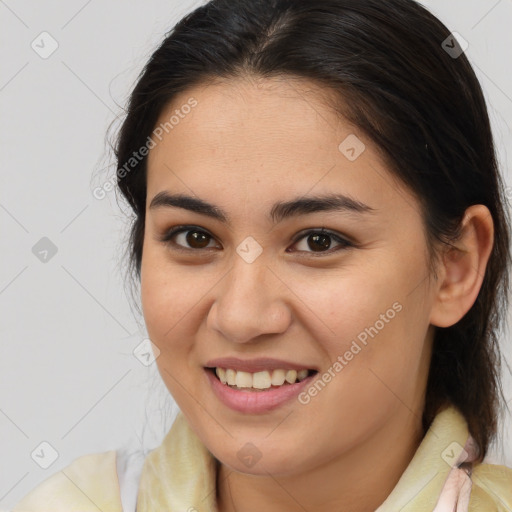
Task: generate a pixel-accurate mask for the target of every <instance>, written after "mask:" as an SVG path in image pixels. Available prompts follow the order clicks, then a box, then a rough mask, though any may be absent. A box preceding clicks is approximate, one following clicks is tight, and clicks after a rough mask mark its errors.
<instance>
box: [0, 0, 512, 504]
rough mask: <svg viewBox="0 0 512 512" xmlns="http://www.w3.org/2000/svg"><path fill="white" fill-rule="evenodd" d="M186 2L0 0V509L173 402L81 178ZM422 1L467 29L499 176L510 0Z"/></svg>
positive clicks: (510, 76) (117, 226)
mask: <svg viewBox="0 0 512 512" xmlns="http://www.w3.org/2000/svg"><path fill="white" fill-rule="evenodd" d="M200 3H202V2H197V1H196V2H191V1H182V2H178V1H176V0H174V1H171V0H152V1H145V2H142V1H140V0H139V1H132V2H129V3H128V2H122V1H121V0H109V1H108V2H106V1H103V2H101V1H100V0H89V1H86V0H73V1H68V2H56V1H55V0H52V1H46V2H36V1H31V2H20V1H16V0H5V1H3V0H0V40H1V44H0V52H1V62H2V65H1V68H0V108H1V112H0V119H1V138H0V140H1V152H0V157H1V174H0V180H1V181H0V233H1V236H0V248H1V253H0V254H1V257H2V259H1V265H0V312H1V313H0V314H1V321H0V336H1V357H0V379H1V381H0V382H1V386H0V433H1V436H0V508H2V507H3V508H8V507H11V506H13V505H14V504H15V503H16V502H17V501H19V499H20V498H21V497H22V496H24V495H25V494H26V493H27V492H28V491H29V490H31V489H32V488H34V487H35V486H36V485H37V484H38V483H39V482H41V481H42V480H44V479H46V478H47V477H49V476H50V475H51V474H53V473H55V472H56V471H58V470H60V469H62V468H63V467H64V466H66V465H68V464H69V463H70V462H71V461H72V460H74V459H75V458H76V457H78V456H80V455H83V454H86V453H94V452H101V451H106V450H111V449H116V448H118V447H120V446H122V445H124V444H126V443H131V444H134V445H137V444H140V443H141V442H142V443H144V446H146V447H154V446H156V445H157V444H158V443H159V442H160V440H161V438H162V436H163V435H164V434H165V432H166V431H167V429H168V428H169V426H170V424H171V422H172V419H173V417H174V415H175V414H176V412H177V409H176V407H175V406H174V405H173V403H172V400H171V399H170V398H169V396H168V393H167V390H166V389H165V387H164V386H163V384H162V383H161V381H160V377H159V375H158V374H157V373H156V370H155V365H152V366H150V367H146V366H144V365H143V364H141V363H140V362H139V361H138V360H137V359H136V358H135V357H134V356H133V354H132V352H133V350H134V348H135V347H136V346H137V345H138V344H139V343H140V342H141V341H142V340H143V339H144V338H145V337H146V333H145V331H144V327H143V325H139V323H140V322H138V319H137V318H138V317H137V313H136V311H132V308H131V306H130V302H129V299H128V297H127V293H126V288H125V287H124V285H123V270H122V269H123V265H124V260H123V252H124V248H125V244H126V240H127V229H128V223H127V220H126V219H127V217H126V212H125V211H123V209H122V208H120V207H119V206H118V204H117V202H116V196H115V194H114V193H113V192H110V193H109V194H108V195H107V197H106V198H105V199H103V200H97V199H95V198H94V197H93V195H92V190H93V189H94V187H96V186H98V185H100V184H102V183H103V182H104V180H105V177H106V176H107V174H106V173H107V170H106V169H105V168H106V166H107V165H109V164H112V162H113V161H112V159H111V157H110V154H109V152H108V150H107V145H106V143H105V134H106V132H107V128H108V126H109V124H110V123H111V122H112V121H114V120H115V119H116V117H118V116H120V115H121V114H122V106H123V105H125V101H126V98H127V94H128V93H129V91H130V88H131V87H132V86H133V84H134V80H135V78H136V76H137V74H138V73H139V71H140V70H141V68H142V66H143V64H144V63H145V62H146V60H147V58H148V57H149V56H150V54H151V53H152V51H153V50H154V49H155V47H156V45H157V44H158V43H159V42H160V41H161V39H162V37H163V34H164V33H165V32H166V31H168V30H169V29H170V28H171V27H172V26H173V25H174V24H175V23H176V21H178V20H179V19H181V18H182V17H183V15H184V14H186V13H187V12H189V11H190V10H192V8H193V7H195V6H197V5H199V4H200ZM424 3H425V5H426V6H427V7H429V8H430V9H431V10H432V11H433V12H434V13H435V14H436V15H437V16H438V17H440V19H441V20H442V21H443V22H444V23H445V24H446V25H447V26H448V27H449V28H450V29H451V30H452V31H456V32H458V33H460V34H461V35H462V36H463V37H464V39H466V40H467V41H468V42H469V48H468V49H467V52H466V53H467V54H468V56H469V58H470V60H471V62H472V63H473V64H474V66H475V69H476V72H477V74H478V76H479V78H480V79H481V83H482V85H483V87H484V90H485V93H486V97H487V99H488V103H489V107H490V114H491V117H492V122H493V127H494V130H495V136H496V141H497V145H498V149H499V153H500V161H501V164H502V169H503V172H504V174H505V177H506V180H507V183H508V184H509V186H510V184H511V183H512V179H511V176H510V164H509V162H510V154H511V150H512V134H511V131H510V127H511V126H512V72H511V70H510V64H511V53H512V52H511V48H512V32H511V30H510V27H511V26H512V1H511V0H501V1H496V0H471V1H468V0H450V2H447V1H446V0H431V1H427V2H424ZM43 31H46V32H48V33H49V34H51V37H52V38H54V39H55V40H56V41H57V43H58V48H57V50H56V51H55V52H54V53H53V54H52V55H51V56H49V57H48V58H47V59H43V58H41V57H40V56H39V55H38V54H37V53H36V52H35V51H34V50H33V49H32V47H31V43H32V41H33V40H36V43H37V41H40V38H39V39H38V36H39V34H41V32H43ZM39 44H41V43H39ZM49 44H50V40H49V39H47V40H46V43H45V48H47V49H48V48H49V47H50V46H49ZM113 172H114V171H113V167H112V168H111V169H110V173H109V174H108V176H112V175H113ZM510 192H512V188H509V196H512V194H511V193H510ZM42 237H47V238H49V239H50V240H51V241H52V243H53V244H54V245H55V246H56V247H57V253H56V254H55V255H54V256H53V257H52V258H51V259H49V261H47V262H46V263H43V262H41V261H40V260H39V259H38V258H37V257H36V256H35V255H34V254H33V252H32V247H33V246H34V245H35V244H36V243H37V242H38V241H39V240H40V239H41V238H42ZM505 338H506V339H505ZM502 341H503V345H504V348H505V350H506V353H507V357H508V359H509V362H510V361H512V348H511V346H512V344H511V343H510V337H509V336H506V337H505V336H503V340H502ZM511 381H512V380H511V379H510V376H506V387H505V392H506V397H507V399H508V400H511V399H512V384H511ZM509 403H510V405H512V402H509ZM146 414H147V416H146ZM145 423H147V425H148V428H149V430H144V431H143V425H144V424H145ZM504 429H506V431H507V432H508V437H507V438H506V440H505V445H504V448H503V450H501V449H499V448H498V449H495V450H494V451H493V454H492V457H491V460H492V461H493V462H501V463H505V464H507V465H508V466H512V434H511V431H512V428H511V423H510V418H508V419H507V423H506V424H505V426H504ZM43 441H46V442H48V443H50V445H51V446H52V447H53V448H54V449H55V450H56V451H57V453H58V458H57V459H56V460H55V462H54V463H53V464H52V465H51V466H50V467H49V468H48V469H42V468H41V467H39V465H37V464H36V463H35V462H34V460H33V459H32V458H31V453H32V452H33V451H34V450H35V449H36V448H37V447H38V446H39V445H40V443H41V442H43ZM46 453H49V451H48V450H46Z"/></svg>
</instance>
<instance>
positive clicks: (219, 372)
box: [215, 368, 228, 384]
mask: <svg viewBox="0 0 512 512" xmlns="http://www.w3.org/2000/svg"><path fill="white" fill-rule="evenodd" d="M215 373H216V374H217V377H219V380H220V381H221V382H222V384H226V383H227V382H228V381H227V378H226V370H224V368H215Z"/></svg>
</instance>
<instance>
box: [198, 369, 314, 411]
mask: <svg viewBox="0 0 512 512" xmlns="http://www.w3.org/2000/svg"><path fill="white" fill-rule="evenodd" d="M205 372H206V375H207V377H208V380H209V381H210V385H211V387H212V389H213V392H214V393H215V395H216V396H217V398H218V399H219V400H220V401H221V402H222V403H223V404H224V405H227V406H228V407H230V408H231V409H234V410H235V411H238V412H243V413H246V414H251V413H252V414H257V413H262V412H268V411H272V410H274V409H277V408H278V407H280V406H281V405H283V404H285V403H286V402H289V401H290V400H292V399H294V398H296V397H297V396H298V395H299V394H300V392H301V391H302V390H303V389H304V388H305V387H306V386H307V385H308V384H309V383H310V382H311V380H313V378H314V377H315V375H316V374H313V375H310V376H309V377H306V378H305V379H304V380H302V381H300V382H296V383H295V384H284V385H283V386H281V387H279V388H269V389H268V390H266V391H240V390H238V389H233V388H230V387H229V386H228V385H226V384H222V382H221V381H220V380H219V379H218V378H217V377H216V376H215V375H214V374H213V372H212V371H211V370H205Z"/></svg>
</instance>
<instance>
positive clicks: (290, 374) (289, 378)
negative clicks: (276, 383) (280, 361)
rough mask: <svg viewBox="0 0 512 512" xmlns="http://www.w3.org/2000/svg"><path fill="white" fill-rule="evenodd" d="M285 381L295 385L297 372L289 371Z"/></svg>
mask: <svg viewBox="0 0 512 512" xmlns="http://www.w3.org/2000/svg"><path fill="white" fill-rule="evenodd" d="M285 379H286V382H289V383H290V384H293V383H294V382H295V381H296V380H297V370H288V371H287V372H286V377H285Z"/></svg>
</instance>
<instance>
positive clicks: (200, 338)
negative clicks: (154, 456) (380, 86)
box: [141, 78, 493, 512]
mask: <svg viewBox="0 0 512 512" xmlns="http://www.w3.org/2000/svg"><path fill="white" fill-rule="evenodd" d="M321 93H322V91H321V90H320V89H318V88H317V87H316V86H315V85H314V84H312V83H308V82H306V81H300V80H294V81H292V80H291V79H256V78H250V79H248V78H245V79H239V80H236V81H229V82H223V83H217V84H209V85H207V86H197V87H195V88H193V89H190V90H188V91H186V92H184V93H182V94H181V95H179V96H177V97H175V98H174V101H173V102H172V105H169V106H168V107H167V108H166V109H164V111H163V112H162V115H161V118H160V120H159V123H160V122H165V121H166V120H168V119H169V117H170V116H171V115H172V113H173V112H174V111H175V109H176V108H179V107H180V105H183V104H185V103H186V102H187V100H188V98H190V97H194V98H195V99H196V100H197V102H198V104H197V106H196V107H194V108H193V109H192V111H191V112H190V113H189V114H187V115H186V116H184V118H183V119H180V122H179V124H177V125H175V126H174V128H173V129H172V130H171V131H169V133H167V134H164V137H163V139H162V141H161V142H159V143H158V144H157V145H156V147H154V148H153V149H152V150H151V151H150V154H149V157H148V176H147V210H146V225H145V230H146V231H145V238H144V246H143V257H142V267H141V294H142V297H141V298H142V306H143V314H144V318H145V322H146V326H147V329H148V333H149V336H150V338H151V340H152V341H153V343H155V345H157V346H158V348H159V349H160V351H161V353H160V356H159V357H158V359H157V364H158V368H159V371H160V374H161V376H162V378H163V380H164V382H165V384H166V386H167V388H168V389H169V391H170V393H171V394H172V395H173V397H174V399H175V400H176V402H177V403H178V405H179V407H180V409H181V410H182V411H183V413H184V414H185V416H186V418H187V420H188V422H189V424H190V425H191V427H192V429H193V430H194V431H195V432H196V433H197V435H198V436H199V438H200V439H201V440H202V442H203V443H204V444H205V445H206V447H207V448H208V449H209V450H210V452H211V453H212V454H213V455H214V456H215V457H216V459H217V460H218V461H219V471H218V480H217V497H218V506H219V510H220V511H221V512H226V511H234V510H236V511H238V512H251V511H256V510H257V511H260V510H267V511H283V510H286V511H293V512H295V511H299V510H300V511H303V510H304V509H306V510H308V511H317V510H344V511H353V512H358V511H370V510H375V509H376V508H377V507H378V506H379V505H380V504H381V503H382V502H383V501H384V500H385V499H386V497H387V496H388V495H389V493H390V492H391V491H392V489H393V488H394V486H395V485H396V483H397V481H398V479H399V478H400V476H401V474H402V473H403V471H404V470H405V468H406V467H407V465H408V464H409V462H410V460H411V459H412V457H413V455H414V452H415V450H416V449H417V447H418V445H419V443H420V442H421V440H422V437H423V435H424V432H423V430H422V427H421V413H422V410H423V405H424V396H425V388H426V382H427V375H428V368H429V364H430V358H431V343H432V339H433V334H434V329H435V327H434V326H436V325H437V326H441V327H446V326H449V325H452V324H454V323H456V322H457V321H458V320H459V319H460V318H461V317H462V316H463V315H464V314H465V313H466V312H467V311H468V310H469V308H470V307H471V305H472V304H473V303H474V301H475V299H476V296H477V294H478V291H479V289H480V286H481V284H482V279H483V275H484V272H485V266H486V264H487V261H488V257H489V253H490V250H491V247H492V239H493V225H492V219H491V216H490V215H489V211H488V210H487V209H486V208H485V207H484V206H482V205H475V206H472V207H471V208H469V209H468V210H467V212H466V217H465V219H464V224H463V230H462V236H461V239H460V240H459V241H458V242H457V249H452V250H450V251H448V250H446V251H445V252H444V254H443V255H442V257H441V258H440V261H439V266H438V268H437V274H438V276H437V279H435V278H434V277H432V276H430V274H429V267H428V256H427V254H428V253H427V245H426V240H425V231H424V225H423V221H422V216H421V212H420V209H419V203H418V201H417V199H416V198H415V196H414V194H412V193H411V192H410V191H409V190H408V189H406V188H405V187H404V186H403V185H401V184H400V183H398V182H397V181H396V179H395V178H394V177H393V176H392V174H391V173H390V172H389V171H388V170H387V168H386V164H385V162H384V160H383V159H382V158H381V155H380V153H379V151H378V150H377V148H376V147H375V146H374V145H373V144H372V142H371V141H370V140H369V139H368V138H367V137H366V136H365V135H364V134H363V133H361V132H360V131H359V130H358V129H357V128H355V127H353V126H351V125H350V124H348V123H347V121H346V120H344V119H343V118H340V117H339V116H338V115H336V114H335V113H334V112H333V111H332V110H331V109H329V108H328V107H327V106H326V105H325V104H324V103H323V102H322V101H321V98H322V95H321ZM350 134H355V135H356V136H357V137H358V138H359V139H360V140H361V141H362V142H363V143H364V144H365V150H364V151H363V152H362V154H361V155H360V156H359V157H358V158H357V159H356V160H355V161H349V160H348V159H347V158H346V157H345V155H344V154H343V153H342V152H341V151H340V150H339V149H338V146H339V144H340V143H341V142H342V141H343V140H344V139H345V138H346V137H347V136H348V135H350ZM163 190H165V191H168V192H172V193H184V194H188V195H192V196H195V197H198V198H201V199H203V200H205V201H208V202H210V203H213V204H215V205H216V206H218V207H219V208H221V209H222V210H223V211H225V212H226V213H227V215H229V218H230V220H231V222H230V223H229V224H228V223H224V222H221V221H218V220H215V219H212V218H209V217H207V216H205V215H202V214H199V213H196V212H191V211H188V210H185V209H182V208H176V207H169V208H165V207H163V208H158V209H150V208H149V204H150V202H151V200H152V198H153V197H154V196H155V195H156V194H157V193H158V192H161V191H163ZM333 192H336V193H340V194H345V195H348V196H350V197H351V198H353V199H356V200H358V201H361V202H363V203H365V204H367V205H369V206H370V207H371V208H373V211H372V213H363V214H357V213H347V212H315V213H310V214H306V215H301V216H297V217H293V218H289V219H286V220H282V221H281V222H278V223H277V224H275V225H274V224H272V222H271V221H270V220H269V217H268V213H269V211H270V208H271V206H272V205H273V204H274V203H275V202H277V201H287V200H291V199H295V198H297V197H302V196H304V195H308V196H310V195H322V194H324V193H333ZM180 224H187V225H189V224H190V225H193V226H198V228H201V229H202V230H204V231H206V233H207V234H209V235H210V237H209V238H208V237H207V238H206V244H207V245H208V248H197V247H196V246H194V247H196V248H194V247H191V246H190V244H188V243H187V239H186V235H187V233H182V234H178V235H175V236H174V238H173V240H174V242H175V244H177V245H174V246H172V245H171V242H167V243H166V242H162V241H161V240H160V238H161V237H162V236H164V235H165V233H166V232H167V231H169V230H170V228H172V227H173V226H177V225H180ZM322 227H325V228H326V229H327V230H329V231H333V232H335V233H337V234H338V235H339V236H340V237H342V238H348V239H349V240H352V241H354V246H353V247H348V248H347V247H344V246H343V245H341V244H339V243H338V242H336V240H335V239H329V240H330V241H331V246H330V248H329V249H328V250H327V253H325V252H322V250H321V248H320V249H318V248H317V247H316V246H314V245H313V248H312V247H311V245H308V236H305V237H302V238H300V239H298V240H297V241H295V238H294V237H295V236H296V235H297V234H298V233H300V232H301V231H304V230H306V229H315V230H319V229H320V228H322ZM191 229H192V231H194V228H191ZM196 230H197V229H196ZM248 236H251V237H253V238H254V239H255V240H256V241H257V242H258V243H259V244H260V246H261V247H262V249H263V252H262V253H261V255H260V256H259V257H258V258H256V259H255V261H253V262H252V263H247V262H246V261H245V260H244V259H242V258H241V257H240V256H239V254H238V253H237V252H236V248H237V247H238V246H239V244H240V243H241V242H242V241H243V240H244V239H245V238H246V237H248ZM309 240H311V237H310V238H309ZM180 246H181V247H182V248H187V247H188V248H189V249H188V251H187V250H186V249H185V250H184V251H179V250H178V249H179V247H180ZM336 249H338V250H336ZM397 302H398V303H399V304H400V305H401V306H402V309H401V311H400V312H398V313H396V315H395V316H394V318H393V319H392V320H389V322H387V323H385V327H384V328H382V329H381V330H379V332H378V334H377V335H376V336H375V337H374V338H369V341H368V344H367V345H366V346H365V347H364V348H363V349H362V350H361V351H360V352H359V353H358V354H357V355H356V356H354V358H353V359H352V360H351V361H350V362H349V363H348V364H347V365H346V366H344V368H343V370H342V371H341V372H339V373H337V374H336V377H335V378H333V379H332V380H331V382H329V383H328V385H326V386H325V388H324V389H322V390H321V392H319V393H318V394H317V395H316V396H315V397H314V398H312V399H311V401H310V402H309V403H308V404H306V405H303V404H301V403H299V402H298V401H297V400H292V401H290V402H289V403H287V404H285V405H283V406H281V407H279V408H278V409H275V410H274V411H270V412H267V413H264V414H252V415H248V414H241V413H239V412H235V411H233V410H231V409H229V408H228V407H226V406H225V405H223V404H222V403H221V402H219V400H218V399H217V398H216V396H215V395H214V393H213V391H212V390H211V388H210V385H209V383H208V381H207V379H206V378H205V373H204V369H203V366H204V365H205V363H206V362H207V361H208V360H209V359H212V358H217V357H224V356H235V357H240V358H242V359H250V358H255V357H274V358H279V359H284V360H287V361H292V362H295V363H301V365H302V366H303V367H304V368H318V369H319V370H320V374H321V373H322V372H325V371H327V370H328V368H330V367H332V365H333V363H334V362H335V361H336V360H337V357H338V356H339V355H343V354H344V353H345V352H346V351H347V350H348V349H349V347H350V345H351V343H352V341H353V340H354V339H355V338H356V337H357V335H358V334H359V333H361V332H362V331H364V329H365V328H366V327H369V326H372V325H374V324H375V322H376V321H377V320H379V318H380V315H381V314H385V313H386V311H387V310H388V309H389V308H391V306H392V304H393V303H397ZM247 442H251V443H252V444H254V445H255V446H256V447H257V449H258V450H259V452H260V453H261V459H260V460H259V461H258V462H257V463H256V464H255V465H253V466H252V467H247V466H246V465H245V464H243V462H242V461H241V460H240V459H239V458H238V457H237V452H238V451H239V450H240V449H241V448H242V447H243V446H244V445H245V444H246V443H247ZM191 505H193V504H191ZM326 507H327V508H326Z"/></svg>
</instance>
